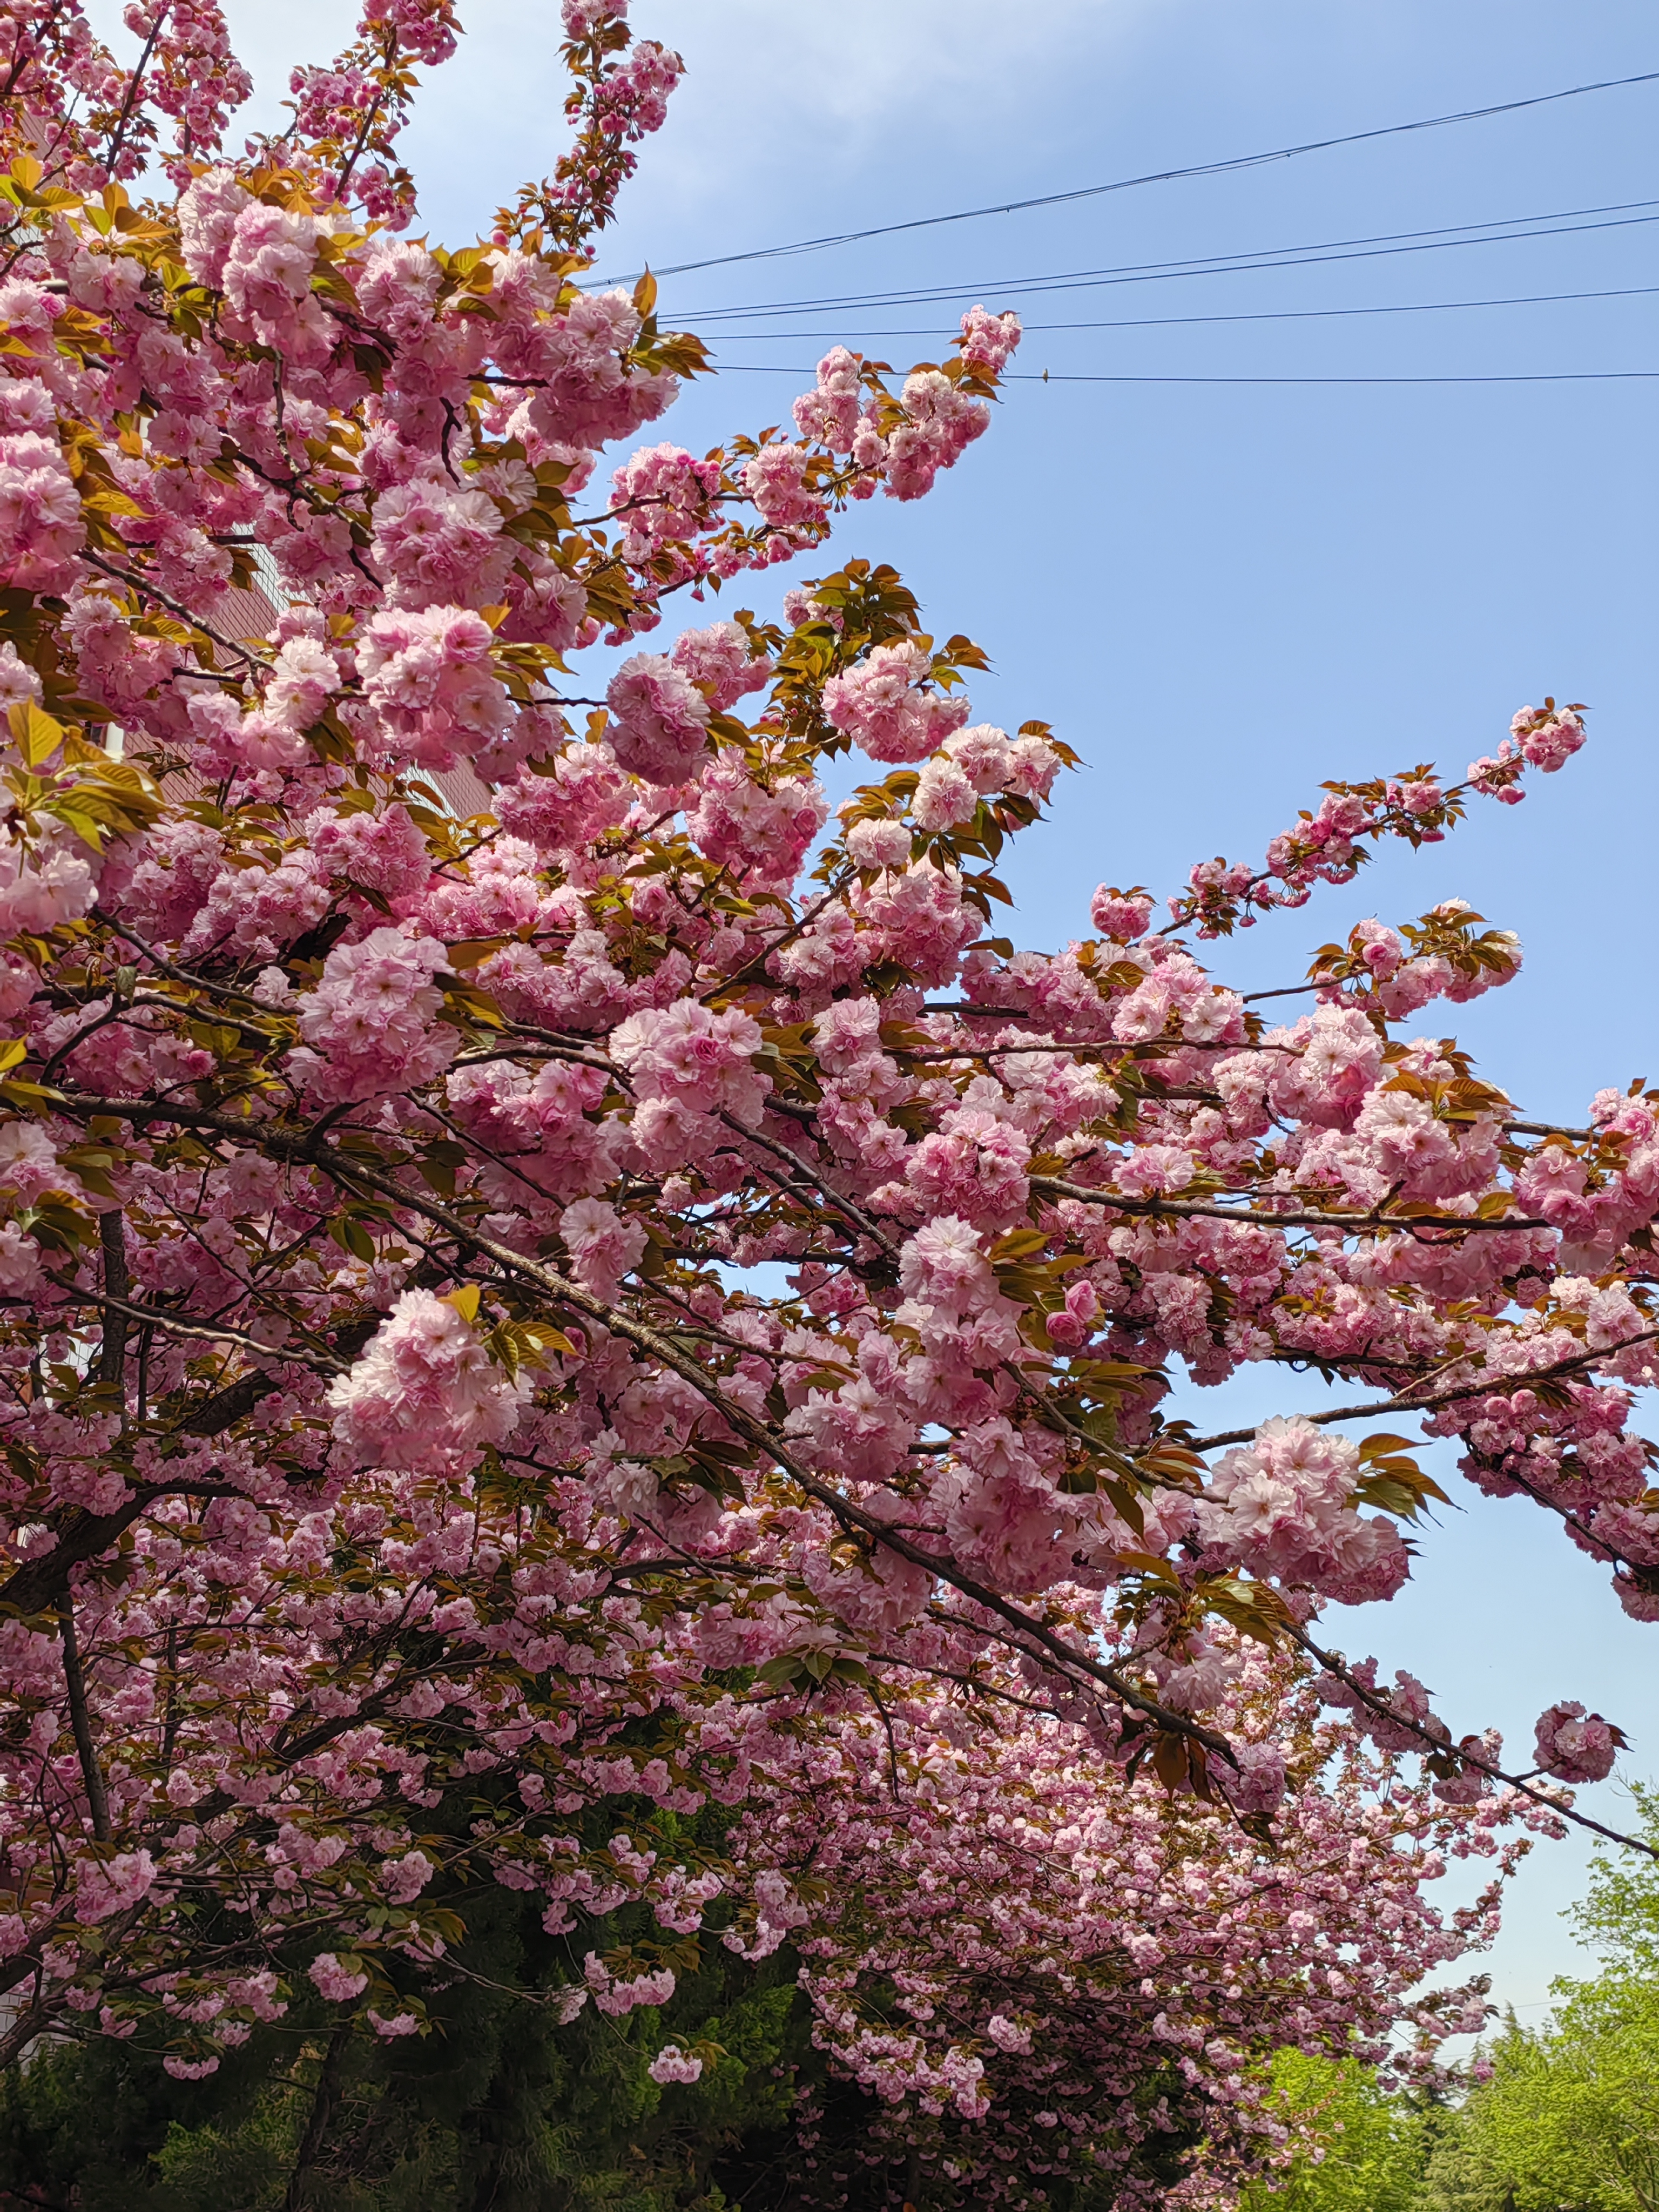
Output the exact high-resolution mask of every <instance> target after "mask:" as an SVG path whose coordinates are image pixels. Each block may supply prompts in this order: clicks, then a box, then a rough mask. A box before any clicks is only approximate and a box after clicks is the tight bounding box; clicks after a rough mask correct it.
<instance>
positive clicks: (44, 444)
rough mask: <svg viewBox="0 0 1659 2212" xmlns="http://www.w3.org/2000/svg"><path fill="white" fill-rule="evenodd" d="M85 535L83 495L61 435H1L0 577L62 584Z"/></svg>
mask: <svg viewBox="0 0 1659 2212" xmlns="http://www.w3.org/2000/svg"><path fill="white" fill-rule="evenodd" d="M84 536H85V532H84V530H83V528H82V520H81V495H80V494H79V493H78V492H77V491H76V488H75V479H74V477H72V476H70V472H69V465H68V463H67V462H66V461H65V460H64V455H63V450H62V448H61V447H59V445H58V440H57V438H56V437H55V436H52V437H40V436H37V435H34V434H33V432H24V433H21V435H15V436H11V437H0V579H3V580H4V581H5V582H7V583H9V584H15V585H21V586H24V587H26V588H27V589H28V590H31V591H52V590H53V589H55V588H57V587H58V586H61V585H62V584H64V582H66V581H67V580H68V578H69V575H70V570H69V568H68V567H67V565H66V564H67V562H68V559H69V556H70V555H71V554H73V553H74V552H75V551H76V550H77V548H78V547H79V546H80V544H81V543H82V538H83V537H84Z"/></svg>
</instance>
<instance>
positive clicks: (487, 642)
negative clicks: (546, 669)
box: [357, 509, 513, 768]
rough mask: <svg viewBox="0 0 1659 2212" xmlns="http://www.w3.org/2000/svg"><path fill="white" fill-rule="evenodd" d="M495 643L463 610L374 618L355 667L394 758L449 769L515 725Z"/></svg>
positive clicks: (443, 609) (486, 625) (451, 608)
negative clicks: (498, 674)
mask: <svg viewBox="0 0 1659 2212" xmlns="http://www.w3.org/2000/svg"><path fill="white" fill-rule="evenodd" d="M491 511H492V513H493V512H494V510H493V509H492V510H491ZM493 642H494V639H493V636H492V635H491V632H490V629H489V623H486V622H485V621H484V620H483V617H481V616H479V615H476V614H473V613H471V612H470V611H468V610H467V609H465V607H460V606H455V605H443V606H427V607H423V608H422V609H421V610H420V611H404V612H400V613H388V614H377V615H375V616H374V617H373V619H372V620H371V621H370V623H369V625H368V636H367V638H366V639H365V640H364V641H363V642H362V645H361V646H360V647H358V651H357V665H358V670H359V672H360V673H361V674H362V678H363V696H364V700H365V702H366V704H367V705H368V707H369V708H370V709H371V710H372V711H373V713H374V715H375V717H376V719H377V720H378V723H379V726H380V732H381V736H382V738H383V742H384V744H385V750H386V756H387V757H388V758H389V759H392V760H399V759H404V758H407V759H410V760H412V761H414V762H416V763H417V764H419V765H422V766H426V767H432V768H448V767H450V766H452V765H453V763H454V761H455V759H456V757H458V756H462V757H468V756H471V755H472V754H475V753H477V752H479V751H482V750H483V748H484V747H485V746H486V745H488V744H490V743H491V742H492V741H494V740H495V739H496V738H500V737H501V736H502V735H503V733H504V732H506V731H507V729H508V728H509V727H510V726H511V724H512V720H513V706H512V702H511V701H510V700H509V699H508V697H507V693H506V691H505V690H503V689H502V687H501V684H500V683H499V682H498V681H497V679H496V678H495V673H494V670H493V668H492V665H491V660H490V647H491V646H492V644H493Z"/></svg>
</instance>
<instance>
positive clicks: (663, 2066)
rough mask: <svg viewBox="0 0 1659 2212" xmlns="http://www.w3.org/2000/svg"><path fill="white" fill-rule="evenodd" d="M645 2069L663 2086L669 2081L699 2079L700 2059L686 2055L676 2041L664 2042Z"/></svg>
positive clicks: (700, 2076)
mask: <svg viewBox="0 0 1659 2212" xmlns="http://www.w3.org/2000/svg"><path fill="white" fill-rule="evenodd" d="M645 2070H646V2072H647V2074H648V2075H650V2076H651V2079H652V2080H653V2081H658V2082H661V2083H662V2084H663V2085H664V2086H666V2085H667V2084H668V2083H669V2082H671V2081H700V2080H701V2079H702V2059H701V2058H693V2057H688V2055H687V2054H686V2053H685V2052H684V2051H682V2050H681V2049H680V2046H679V2045H678V2043H665V2044H664V2045H663V2047H662V2049H661V2050H660V2051H659V2052H658V2053H657V2055H656V2057H654V2058H653V2060H652V2061H651V2063H650V2064H649V2065H648V2066H647V2068H646V2069H645Z"/></svg>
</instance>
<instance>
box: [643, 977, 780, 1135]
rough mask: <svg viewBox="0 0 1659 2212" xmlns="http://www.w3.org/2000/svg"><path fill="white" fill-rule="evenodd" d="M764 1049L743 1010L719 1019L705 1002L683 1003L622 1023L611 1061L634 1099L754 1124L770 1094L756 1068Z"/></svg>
mask: <svg viewBox="0 0 1659 2212" xmlns="http://www.w3.org/2000/svg"><path fill="white" fill-rule="evenodd" d="M761 1044H762V1037H761V1030H760V1024H759V1023H758V1022H757V1021H756V1020H755V1019H754V1018H753V1016H752V1015H750V1014H745V1013H744V1012H743V1011H742V1010H741V1009H740V1008H739V1007H737V1006H731V1007H728V1008H726V1011H725V1012H722V1013H718V1014H717V1013H715V1012H713V1011H712V1010H711V1009H710V1008H709V1007H708V1006H704V1005H703V1004H702V1001H701V1000H696V999H678V1000H675V1002H674V1004H673V1005H672V1006H664V1007H661V1008H652V1009H649V1010H647V1012H643V1013H638V1014H630V1015H629V1018H628V1019H627V1020H626V1021H625V1022H622V1023H619V1024H618V1025H617V1028H616V1029H614V1030H612V1031H611V1058H612V1059H613V1060H616V1061H617V1064H618V1065H619V1066H622V1067H623V1068H625V1069H626V1070H627V1071H628V1073H629V1078H630V1079H631V1081H632V1084H633V1086H634V1091H635V1097H639V1098H641V1099H665V1100H671V1101H673V1102H674V1103H677V1104H679V1105H682V1106H684V1107H686V1108H687V1109H690V1111H691V1112H693V1113H698V1114H710V1113H714V1112H718V1111H720V1110H724V1111H726V1112H727V1113H730V1114H732V1115H735V1116H736V1117H737V1119H738V1121H754V1120H755V1119H756V1118H757V1116H758V1115H759V1113H760V1110H761V1107H762V1105H763V1103H764V1101H765V1098H766V1096H767V1093H768V1092H769V1091H770V1089H771V1087H772V1085H771V1079H770V1078H769V1076H765V1075H763V1074H761V1073H759V1071H758V1070H757V1068H756V1067H755V1066H754V1064H753V1059H752V1055H753V1054H756V1053H757V1052H758V1051H759V1050H760V1048H761Z"/></svg>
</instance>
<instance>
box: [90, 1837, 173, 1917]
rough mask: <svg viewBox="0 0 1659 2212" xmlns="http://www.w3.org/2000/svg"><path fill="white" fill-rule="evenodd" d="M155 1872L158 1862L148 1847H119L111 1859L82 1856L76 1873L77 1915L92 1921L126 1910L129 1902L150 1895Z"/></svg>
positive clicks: (131, 1902) (134, 1903)
mask: <svg viewBox="0 0 1659 2212" xmlns="http://www.w3.org/2000/svg"><path fill="white" fill-rule="evenodd" d="M155 1872H156V1869H155V1860H154V1859H153V1858H151V1857H150V1855H149V1852H148V1851H145V1850H137V1851H118V1852H117V1853H116V1855H115V1857H113V1858H109V1859H82V1861H81V1863H80V1864H79V1865H78V1866H77V1867H76V1875H75V1917H76V1919H77V1920H79V1921H81V1922H82V1923H88V1924H89V1923H93V1922H95V1921H99V1920H107V1919H109V1918H110V1917H112V1915H113V1914H115V1913H117V1912H125V1911H126V1909H127V1907H128V1906H129V1905H137V1903H138V1902H139V1900H140V1899H143V1898H145V1897H148V1896H149V1893H150V1890H151V1889H152V1888H153V1887H154V1886H155Z"/></svg>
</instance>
